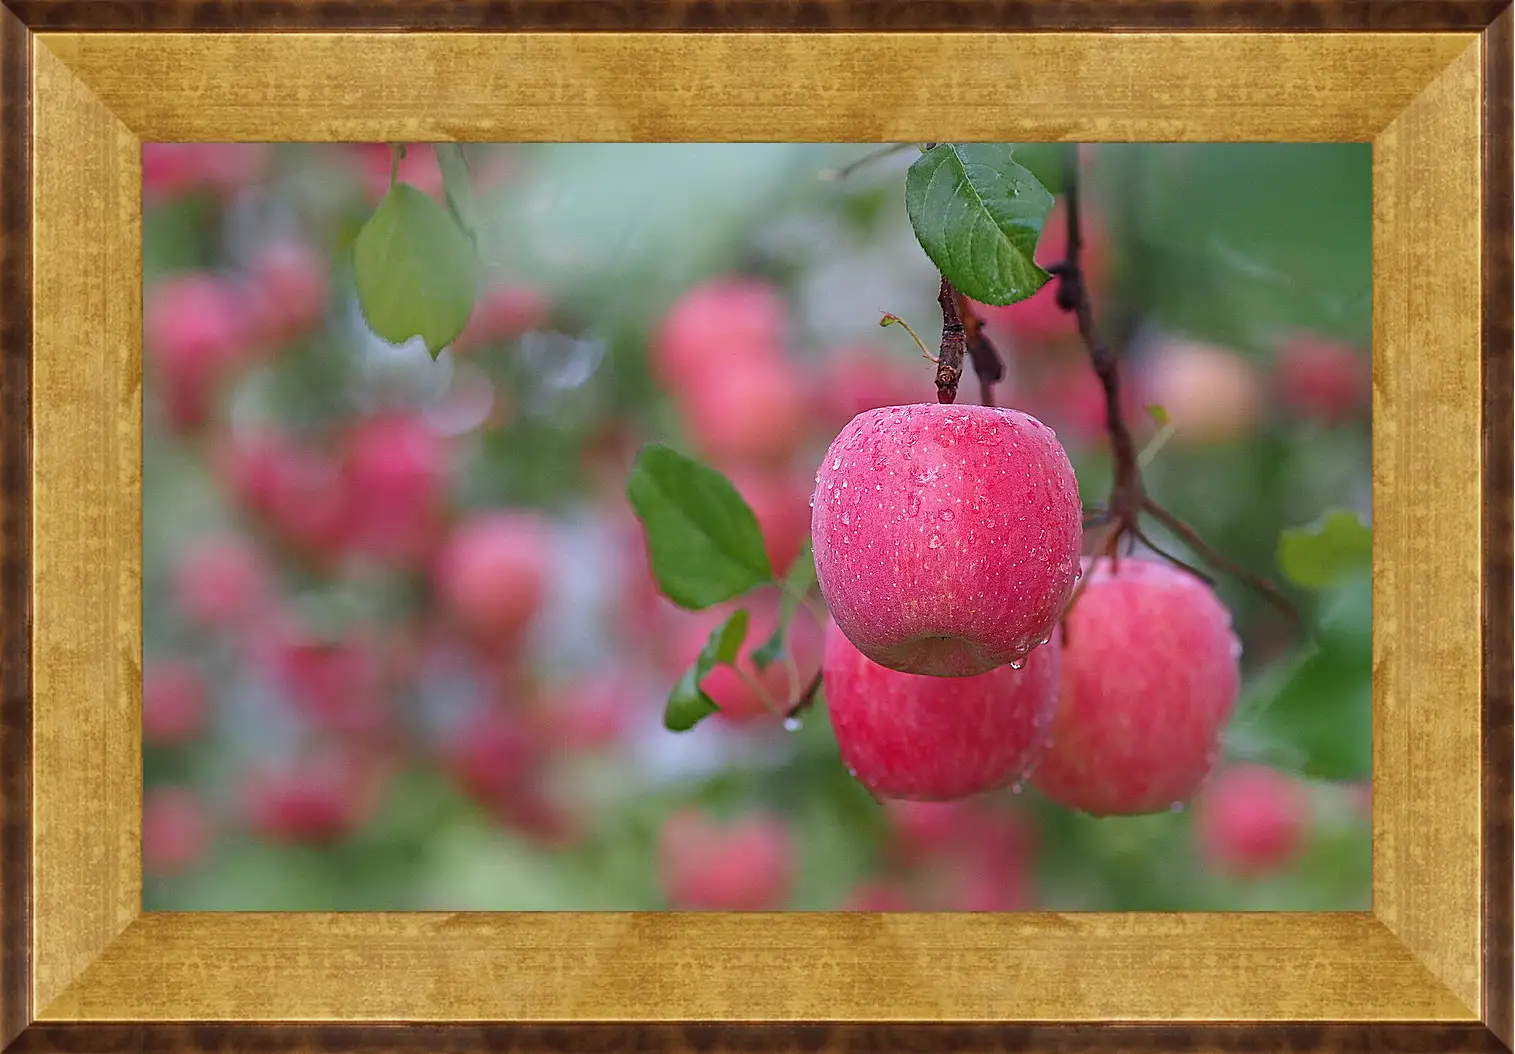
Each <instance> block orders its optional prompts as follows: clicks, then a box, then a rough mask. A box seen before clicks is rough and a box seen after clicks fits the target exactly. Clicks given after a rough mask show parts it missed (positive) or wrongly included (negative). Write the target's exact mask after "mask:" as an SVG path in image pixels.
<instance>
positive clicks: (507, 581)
mask: <svg viewBox="0 0 1515 1054" xmlns="http://www.w3.org/2000/svg"><path fill="white" fill-rule="evenodd" d="M552 556H553V547H552V533H551V527H550V526H549V525H548V524H547V522H546V521H545V520H543V519H542V518H541V517H540V516H538V515H537V514H536V513H532V512H525V511H503V512H489V513H481V514H478V515H475V516H474V517H473V518H472V519H468V520H465V521H463V522H462V523H461V524H459V525H458V526H457V527H456V528H454V530H453V532H452V534H451V536H450V537H449V538H448V539H447V541H446V543H445V545H444V547H443V549H442V552H441V554H440V555H439V557H438V559H437V563H436V568H435V573H434V583H435V586H436V589H437V592H438V594H439V596H440V598H441V601H442V603H443V604H444V605H446V607H447V610H448V611H449V612H450V613H451V614H452V617H453V618H454V619H455V620H456V621H457V623H458V625H459V626H461V627H462V628H463V629H464V630H465V631H466V632H467V633H469V634H470V635H471V636H472V637H473V638H474V639H475V640H476V641H477V642H478V643H480V644H481V645H482V646H484V647H486V648H491V649H497V650H502V651H511V650H513V649H514V648H515V646H516V645H517V644H518V643H519V642H520V638H521V635H522V634H523V633H524V632H525V631H526V628H527V626H528V625H529V624H530V622H531V620H532V619H533V618H534V617H535V616H536V614H537V611H538V609H539V608H540V607H541V606H542V601H543V598H544V596H545V595H546V592H547V585H548V575H549V574H550V573H551V566H552Z"/></svg>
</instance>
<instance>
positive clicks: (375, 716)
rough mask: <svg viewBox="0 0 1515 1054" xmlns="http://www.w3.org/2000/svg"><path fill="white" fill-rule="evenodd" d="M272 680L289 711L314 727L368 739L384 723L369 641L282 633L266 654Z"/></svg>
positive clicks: (381, 689)
mask: <svg viewBox="0 0 1515 1054" xmlns="http://www.w3.org/2000/svg"><path fill="white" fill-rule="evenodd" d="M272 666H273V672H274V674H275V677H276V679H277V681H278V683H279V685H280V687H281V688H283V690H284V692H285V697H286V699H287V701H288V703H289V704H290V706H291V707H292V708H293V709H294V711H295V712H296V713H298V714H300V715H301V716H303V717H304V718H306V719H307V720H309V721H311V722H312V723H314V724H315V725H317V726H318V727H320V728H323V729H328V730H330V731H333V732H340V733H347V734H350V735H369V734H372V733H375V732H378V731H381V730H382V729H384V728H385V726H386V725H387V724H388V720H389V713H388V710H387V709H386V706H385V694H384V693H385V689H386V687H387V686H386V683H385V682H386V678H385V671H384V668H383V665H382V662H381V659H380V656H379V654H378V653H377V651H376V650H375V649H374V648H373V647H372V645H371V644H369V642H367V641H365V640H362V639H361V638H359V637H357V636H355V635H352V636H348V637H344V638H340V639H335V640H328V639H320V638H315V637H308V636H304V635H300V634H285V635H283V636H282V637H281V639H279V640H278V641H277V642H276V644H275V648H274V650H273V653H272Z"/></svg>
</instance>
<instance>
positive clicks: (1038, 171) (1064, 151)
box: [1010, 143, 1078, 195]
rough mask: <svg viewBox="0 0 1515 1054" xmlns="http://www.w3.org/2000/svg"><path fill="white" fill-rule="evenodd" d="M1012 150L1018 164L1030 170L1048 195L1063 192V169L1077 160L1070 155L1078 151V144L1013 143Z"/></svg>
mask: <svg viewBox="0 0 1515 1054" xmlns="http://www.w3.org/2000/svg"><path fill="white" fill-rule="evenodd" d="M1010 148H1011V150H1012V151H1014V153H1015V162H1016V164H1018V165H1020V166H1021V167H1022V168H1026V169H1029V170H1030V172H1031V174H1032V175H1033V176H1035V177H1036V181H1037V182H1038V183H1040V184H1041V185H1042V186H1044V187H1046V188H1047V193H1049V194H1054V195H1056V194H1061V193H1062V192H1063V178H1064V174H1063V167H1064V166H1065V165H1066V164H1067V163H1068V161H1070V160H1076V158H1070V157H1069V155H1070V154H1073V153H1074V152H1075V151H1076V150H1078V145H1077V144H1075V143H1013V144H1011V147H1010Z"/></svg>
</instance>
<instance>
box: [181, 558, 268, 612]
mask: <svg viewBox="0 0 1515 1054" xmlns="http://www.w3.org/2000/svg"><path fill="white" fill-rule="evenodd" d="M268 595H269V576H268V569H267V567H266V566H265V565H264V561H263V557H262V554H261V553H259V552H258V550H257V549H255V548H254V547H253V546H252V544H251V543H249V542H248V541H247V540H246V539H243V538H239V537H237V536H235V535H218V536H213V537H208V538H203V539H200V540H199V541H197V542H195V543H194V544H193V545H191V546H190V547H189V548H187V549H186V550H185V551H184V552H183V554H182V555H181V556H180V557H179V562H178V563H177V564H176V565H175V566H174V571H173V596H174V603H175V605H176V606H177V607H178V609H179V614H180V615H181V616H182V617H183V618H184V620H185V621H186V622H188V623H190V624H191V625H194V626H197V627H198V626H204V627H207V628H213V629H229V628H232V627H235V626H237V625H238V624H240V623H241V622H243V621H245V620H246V619H248V618H250V617H251V616H253V615H254V614H256V612H257V611H258V609H259V608H260V607H261V606H262V605H263V603H264V601H265V600H267V598H268Z"/></svg>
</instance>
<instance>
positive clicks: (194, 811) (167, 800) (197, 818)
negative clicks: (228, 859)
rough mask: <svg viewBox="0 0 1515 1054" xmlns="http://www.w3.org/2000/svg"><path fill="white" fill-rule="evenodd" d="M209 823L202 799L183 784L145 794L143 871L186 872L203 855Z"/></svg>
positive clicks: (157, 875)
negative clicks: (183, 786)
mask: <svg viewBox="0 0 1515 1054" xmlns="http://www.w3.org/2000/svg"><path fill="white" fill-rule="evenodd" d="M209 842H210V824H209V822H208V821H207V819H206V816H205V809H204V807H203V806H202V805H201V804H200V802H199V800H198V799H197V798H196V797H195V796H194V795H193V794H192V793H191V792H190V791H188V790H186V789H184V788H182V787H155V788H152V789H151V790H148V791H146V792H145V793H144V794H143V795H142V871H143V873H144V874H146V875H150V876H153V877H155V878H164V877H168V876H172V875H179V874H183V873H184V872H185V871H188V870H189V869H190V868H191V867H193V866H194V865H195V864H196V863H197V862H199V860H200V859H201V858H202V857H204V855H205V850H206V848H207V847H208V845H209Z"/></svg>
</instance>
